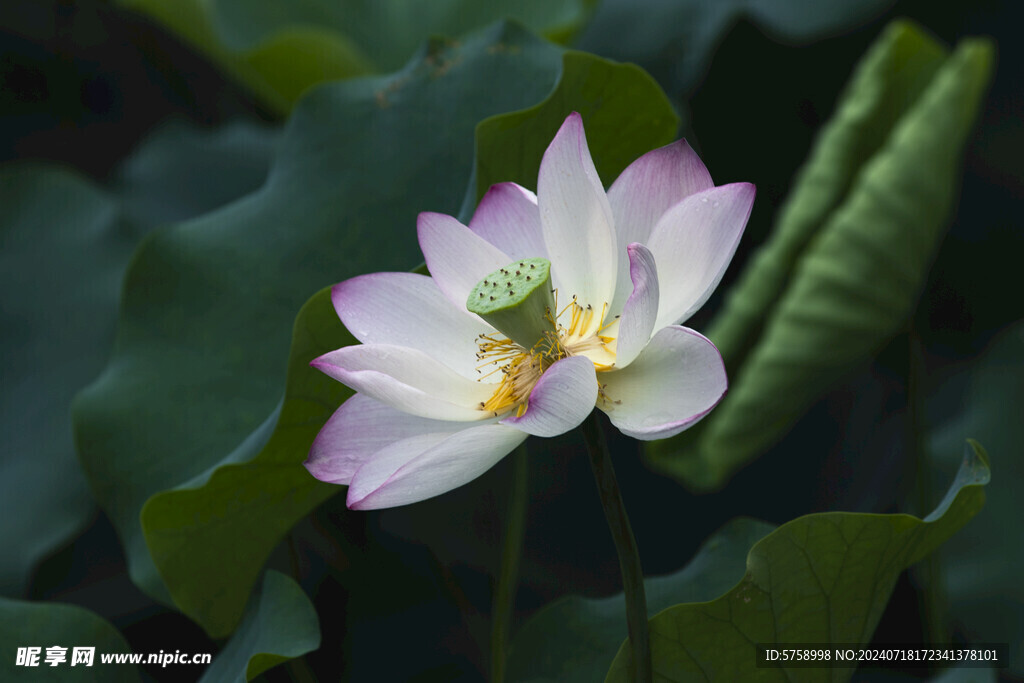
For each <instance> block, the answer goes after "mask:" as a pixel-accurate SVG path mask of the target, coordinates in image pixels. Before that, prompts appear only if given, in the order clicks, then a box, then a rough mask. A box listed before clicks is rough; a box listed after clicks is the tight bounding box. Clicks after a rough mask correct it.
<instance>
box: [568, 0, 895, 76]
mask: <svg viewBox="0 0 1024 683" xmlns="http://www.w3.org/2000/svg"><path fill="white" fill-rule="evenodd" d="M892 4H893V0H834V1H833V2H819V3H808V2H803V1H802V0H781V1H780V0H642V1H640V2H637V0H605V1H604V2H602V3H601V5H600V7H599V9H598V10H597V12H595V14H594V18H593V20H592V21H591V22H590V25H589V26H588V27H587V28H586V29H585V30H584V32H583V34H582V35H581V37H580V41H579V47H580V48H581V49H584V50H587V51H588V52H596V53H598V54H601V55H605V56H607V57H611V58H613V59H617V60H619V61H624V62H635V63H637V64H639V65H640V66H642V67H643V68H645V69H647V70H648V71H650V72H651V73H652V74H653V75H654V76H655V77H656V78H657V79H658V82H659V83H663V84H664V85H665V87H667V88H669V90H670V91H671V92H682V93H684V94H688V93H689V92H690V91H691V90H693V89H694V88H695V87H697V86H698V85H699V84H700V82H701V79H702V78H703V77H704V74H705V73H706V72H707V70H708V67H709V65H710V62H711V58H712V56H713V55H714V53H715V49H716V48H717V47H718V45H719V43H720V42H721V41H722V39H723V38H724V37H725V34H726V33H727V32H728V30H729V29H730V28H732V26H733V25H734V24H735V23H736V22H737V21H739V20H741V19H746V20H749V21H751V22H753V23H754V24H757V25H758V26H759V27H761V28H762V29H764V30H765V31H766V32H768V33H770V34H772V35H773V36H774V37H776V38H777V39H780V40H784V41H786V42H790V43H807V42H810V41H813V40H817V39H820V38H823V37H825V36H829V35H833V34H836V33H838V32H841V31H843V30H847V29H849V28H851V27H854V26H858V25H860V24H863V23H866V22H868V21H870V20H871V19H872V18H874V17H875V16H878V15H879V14H881V13H882V12H883V11H884V10H885V8H886V7H888V6H889V5H892Z"/></svg>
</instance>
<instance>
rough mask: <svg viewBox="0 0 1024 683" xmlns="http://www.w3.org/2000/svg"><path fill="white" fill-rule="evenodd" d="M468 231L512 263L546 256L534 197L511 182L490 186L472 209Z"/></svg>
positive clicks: (546, 252) (538, 212)
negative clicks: (478, 236)
mask: <svg viewBox="0 0 1024 683" xmlns="http://www.w3.org/2000/svg"><path fill="white" fill-rule="evenodd" d="M469 229H470V230H472V231H473V232H475V233H476V234H478V235H480V236H481V237H483V238H484V239H485V240H487V241H488V242H490V243H491V244H493V245H494V246H496V247H497V248H498V249H500V250H501V251H503V252H504V253H506V254H508V255H509V257H511V259H512V260H515V259H522V258H535V257H540V258H547V256H548V250H547V247H545V246H544V234H543V232H542V231H541V227H540V210H539V209H538V208H537V195H535V194H533V193H532V192H530V191H529V190H527V189H526V188H525V187H520V186H519V185H516V184H515V183H499V184H497V185H492V186H491V188H490V189H489V190H487V194H485V195H484V196H483V199H481V200H480V204H479V205H478V206H477V207H476V213H474V214H473V219H472V220H471V221H470V222H469Z"/></svg>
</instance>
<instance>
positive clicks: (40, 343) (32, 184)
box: [0, 164, 143, 597]
mask: <svg viewBox="0 0 1024 683" xmlns="http://www.w3.org/2000/svg"><path fill="white" fill-rule="evenodd" d="M0 206H2V207H3V210H2V211H0V292H2V293H0V310H2V322H0V374H2V375H3V383H4V392H3V394H2V395H0V439H2V441H0V500H3V501H4V508H5V510H8V511H10V513H11V514H6V515H4V516H3V517H2V519H0V546H2V547H3V548H4V552H3V553H2V554H0V594H5V595H11V596H19V597H20V596H21V595H23V594H24V592H25V590H26V588H27V585H28V580H29V576H30V572H31V571H32V569H33V568H34V566H35V564H36V563H37V562H38V561H39V560H40V559H41V558H42V557H43V556H44V555H45V554H46V553H48V552H50V551H51V550H53V548H55V547H56V546H58V545H60V544H61V543H63V542H65V541H66V540H68V538H69V537H71V536H72V535H73V534H75V533H77V532H78V531H80V530H81V529H82V528H83V527H84V526H85V524H86V523H87V522H88V520H89V519H90V518H91V517H92V516H93V515H94V514H95V507H94V504H93V502H92V500H91V499H90V496H89V491H88V487H87V485H86V482H85V478H84V477H83V476H82V472H81V469H80V468H79V466H78V461H77V459H76V458H75V451H74V446H73V444H72V440H71V420H70V416H69V406H70V403H71V399H72V397H73V396H74V394H75V392H76V391H77V390H78V389H79V388H80V387H81V386H82V385H83V384H85V383H86V382H87V381H89V379H90V378H92V377H94V376H95V375H96V373H97V372H98V371H99V370H100V369H101V368H102V367H103V363H104V362H105V361H106V358H107V354H108V351H109V348H110V342H111V339H112V338H113V334H114V322H115V318H116V311H117V301H118V297H119V296H120V285H121V277H122V276H123V275H124V269H125V264H126V263H127V261H128V257H129V255H130V254H131V252H132V249H133V248H134V247H135V244H136V242H137V241H138V239H139V238H140V237H141V235H142V232H143V231H142V229H140V228H138V227H137V226H135V225H134V224H132V223H130V222H128V221H126V220H125V218H124V216H123V215H122V213H121V212H120V210H119V207H118V205H117V202H116V201H115V200H114V199H113V198H112V197H111V196H110V195H109V194H107V193H105V192H103V191H102V190H100V189H99V188H97V187H95V186H94V185H93V184H92V183H90V182H89V181H88V180H86V179H84V178H82V177H80V176H78V175H76V174H75V173H72V172H70V171H67V170H63V169H56V168H51V167H46V166H43V165H38V164H18V165H11V166H7V167H4V168H3V169H0Z"/></svg>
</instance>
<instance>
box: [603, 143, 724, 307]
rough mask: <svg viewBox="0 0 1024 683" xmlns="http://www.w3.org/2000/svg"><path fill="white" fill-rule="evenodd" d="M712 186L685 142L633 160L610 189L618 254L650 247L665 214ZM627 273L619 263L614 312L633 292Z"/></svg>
mask: <svg viewBox="0 0 1024 683" xmlns="http://www.w3.org/2000/svg"><path fill="white" fill-rule="evenodd" d="M712 187H714V183H713V182H712V181H711V174H709V173H708V170H707V168H705V167H704V163H703V162H702V161H701V160H700V157H698V156H697V153H696V152H694V151H693V149H692V148H691V147H690V145H688V144H687V143H686V140H678V141H676V142H673V143H672V144H671V145H667V146H665V147H660V148H658V149H654V150H651V151H650V152H648V153H647V154H645V155H643V156H642V157H640V158H639V159H637V160H636V161H634V162H633V163H632V164H630V165H629V166H628V167H627V168H626V170H625V171H623V172H622V173H621V174H620V175H619V177H618V178H616V179H615V182H614V183H612V186H611V187H610V188H608V203H609V204H610V205H611V207H612V216H614V218H615V235H616V239H617V245H618V253H619V254H622V253H623V251H625V249H626V245H628V244H630V243H632V242H639V243H641V244H647V241H648V239H650V237H651V232H652V231H653V230H654V226H655V225H656V224H657V222H658V219H659V218H661V217H662V215H663V214H664V213H665V212H666V211H668V210H669V209H670V208H671V207H673V206H674V205H676V204H678V203H679V202H681V201H682V200H683V199H685V198H686V197H689V196H690V195H691V194H696V193H697V192H703V191H704V190H709V189H711V188H712ZM628 274H629V271H628V264H627V263H625V262H624V261H620V263H619V276H618V278H617V286H616V291H615V301H614V303H613V305H612V310H613V311H615V312H618V311H619V310H621V309H620V307H621V306H622V304H623V302H625V300H626V299H627V298H628V297H629V294H630V292H631V291H632V290H631V289H630V280H629V277H628Z"/></svg>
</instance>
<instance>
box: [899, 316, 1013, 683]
mask: <svg viewBox="0 0 1024 683" xmlns="http://www.w3.org/2000/svg"><path fill="white" fill-rule="evenodd" d="M943 375H944V376H943ZM925 383H926V386H928V387H930V391H929V392H928V394H927V396H921V397H919V400H921V401H922V402H923V403H924V404H925V405H926V406H929V407H930V408H931V411H930V412H931V416H930V418H929V417H925V418H924V422H923V425H922V426H923V428H924V429H926V430H928V432H929V433H928V434H926V437H927V438H928V443H927V451H928V462H929V463H934V472H933V474H934V476H935V477H936V478H937V477H940V476H942V475H944V474H947V473H948V472H949V471H951V470H952V469H953V468H954V467H955V466H956V463H955V462H954V461H953V459H952V458H950V457H949V455H950V449H951V448H952V447H953V444H954V443H956V441H957V436H956V435H957V434H972V435H977V437H978V439H979V440H983V443H985V444H986V445H987V446H989V447H990V448H991V449H992V451H993V452H1001V451H999V450H997V449H1003V448H1005V449H1008V450H1007V451H1006V452H1007V453H1017V454H1019V453H1020V444H1021V443H1022V442H1024V424H1022V422H1021V420H1020V412H1021V406H1024V322H1017V323H1016V324H1014V325H1012V326H1011V327H1009V328H1008V329H1006V330H1004V331H1003V332H1002V333H1001V334H1000V335H999V337H997V338H996V339H995V340H994V341H993V342H992V343H991V345H990V346H989V348H988V349H986V350H985V351H984V353H983V354H982V355H981V356H980V357H979V358H978V359H976V360H974V361H972V362H970V363H969V364H966V365H962V366H954V367H953V368H948V369H946V370H945V371H944V372H943V373H942V374H941V375H939V376H937V377H934V378H928V379H927V380H926V381H925ZM949 406H954V407H955V408H954V410H955V412H954V413H953V414H952V415H943V416H941V419H940V415H941V412H942V411H943V410H944V409H946V410H948V407H949ZM998 473H999V476H998V477H997V480H996V482H995V483H994V484H993V485H992V486H990V487H989V489H988V492H987V494H988V502H987V504H986V508H987V509H986V510H985V512H984V513H983V515H982V518H981V519H982V520H983V521H984V523H983V524H978V525H977V526H976V528H972V531H971V533H970V534H965V535H963V536H957V537H955V538H954V539H953V540H952V541H950V543H948V544H947V545H946V546H944V547H943V548H942V551H941V553H940V556H941V558H942V563H941V565H940V568H939V572H940V577H941V578H940V580H941V581H942V586H941V587H940V589H939V590H940V593H939V594H940V595H941V596H942V597H943V599H944V600H945V601H947V602H948V609H949V618H950V620H951V621H952V623H953V624H955V625H956V626H958V628H959V629H960V630H962V631H963V632H964V633H965V634H966V635H967V636H968V637H969V638H970V639H971V640H973V641H976V642H1009V643H1010V644H1011V650H1010V664H1011V670H1012V671H1013V672H1014V673H1015V674H1016V675H1018V676H1020V675H1024V622H1022V620H1021V614H1024V586H1022V584H1021V581H1020V572H1019V568H1020V567H1021V566H1024V548H1022V547H1021V544H1020V529H1019V525H1017V524H1016V523H1014V522H1011V521H1010V520H1019V519H1020V517H1021V501H1020V491H1021V488H1022V487H1024V461H1022V459H1021V458H1020V457H1019V455H1018V456H1017V457H1014V456H1010V457H1007V458H1006V459H1005V462H1004V461H1003V460H1000V461H999V467H998ZM928 474H929V473H927V472H924V473H922V475H921V476H925V477H927V476H928ZM933 484H934V482H933Z"/></svg>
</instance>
